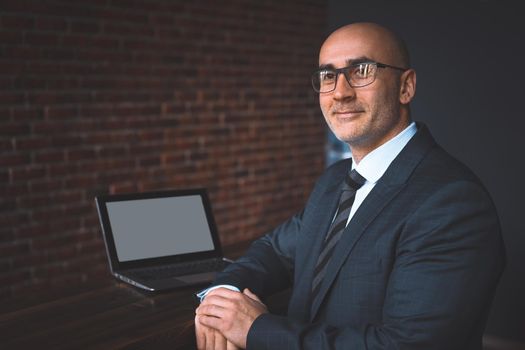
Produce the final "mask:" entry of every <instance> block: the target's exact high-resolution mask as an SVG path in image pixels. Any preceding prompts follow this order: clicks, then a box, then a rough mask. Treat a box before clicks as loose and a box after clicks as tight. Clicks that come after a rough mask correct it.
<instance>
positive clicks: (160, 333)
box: [0, 243, 247, 349]
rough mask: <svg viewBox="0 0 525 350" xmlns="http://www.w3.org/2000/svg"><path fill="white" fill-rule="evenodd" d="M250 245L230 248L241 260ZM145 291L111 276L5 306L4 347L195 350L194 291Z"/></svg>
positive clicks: (1, 313)
mask: <svg viewBox="0 0 525 350" xmlns="http://www.w3.org/2000/svg"><path fill="white" fill-rule="evenodd" d="M246 246H247V245H246V243H244V244H237V245H235V246H232V247H228V248H227V249H226V256H229V257H236V256H238V255H239V253H240V252H242V251H244V249H245V248H246ZM200 289H201V287H199V286H198V287H191V288H184V289H180V290H176V291H170V292H164V293H160V294H150V293H147V292H141V291H139V290H138V289H135V288H134V287H131V286H128V285H127V284H123V283H120V282H118V281H117V280H116V279H114V278H112V277H111V276H110V275H109V274H108V276H107V278H104V279H101V280H100V281H93V282H91V283H89V284H86V285H82V286H75V287H70V288H66V289H64V288H61V289H60V290H56V291H51V290H46V291H35V293H34V294H31V295H29V296H28V297H25V298H18V299H13V300H7V301H3V302H0V339H1V340H0V344H1V345H0V347H1V348H2V349H31V348H46V349H168V348H169V349H195V339H194V326H193V317H194V310H195V307H196V302H195V300H194V298H193V293H194V292H196V291H198V290H200Z"/></svg>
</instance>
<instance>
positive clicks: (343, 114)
mask: <svg viewBox="0 0 525 350" xmlns="http://www.w3.org/2000/svg"><path fill="white" fill-rule="evenodd" d="M363 112H364V111H362V110H336V111H334V112H333V114H335V115H337V116H340V117H353V116H356V115H358V114H360V113H363Z"/></svg>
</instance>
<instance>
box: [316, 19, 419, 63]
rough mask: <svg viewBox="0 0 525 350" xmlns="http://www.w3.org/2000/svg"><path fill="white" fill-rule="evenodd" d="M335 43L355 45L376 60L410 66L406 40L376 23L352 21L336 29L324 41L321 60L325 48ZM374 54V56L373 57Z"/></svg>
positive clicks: (358, 50)
mask: <svg viewBox="0 0 525 350" xmlns="http://www.w3.org/2000/svg"><path fill="white" fill-rule="evenodd" d="M334 43H338V44H339V45H340V44H341V43H343V44H344V45H346V46H355V47H356V52H367V53H368V54H367V56H371V57H368V58H371V59H373V60H375V61H378V62H382V63H386V64H390V65H394V66H397V67H404V68H408V67H409V66H410V58H409V54H408V50H407V47H406V45H405V43H404V41H403V40H402V39H401V38H400V37H399V36H398V35H396V34H395V33H394V32H392V31H391V30H389V29H387V28H385V27H382V26H380V25H378V24H375V23H367V22H362V23H352V24H348V25H345V26H343V27H341V28H339V29H337V30H336V31H334V32H333V33H332V34H330V36H328V38H327V39H326V40H325V42H324V43H323V46H322V47H321V52H320V56H319V60H320V62H319V64H320V65H322V64H325V62H321V59H322V54H323V50H325V51H326V50H328V49H331V48H333V47H334ZM372 56H373V57H372Z"/></svg>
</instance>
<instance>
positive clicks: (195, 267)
mask: <svg viewBox="0 0 525 350" xmlns="http://www.w3.org/2000/svg"><path fill="white" fill-rule="evenodd" d="M228 264H229V263H228V262H227V261H224V260H222V259H209V260H203V261H197V262H190V263H181V264H176V265H168V266H162V267H152V268H148V269H142V270H137V271H134V275H136V276H137V277H139V278H142V279H153V278H155V279H160V278H169V277H174V276H182V275H192V274H196V273H201V272H210V271H221V270H223V269H224V268H225V267H226V266H227V265H228Z"/></svg>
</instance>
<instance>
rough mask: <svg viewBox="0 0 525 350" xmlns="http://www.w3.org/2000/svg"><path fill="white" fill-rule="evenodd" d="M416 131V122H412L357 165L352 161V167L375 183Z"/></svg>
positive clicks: (368, 180) (367, 179)
mask: <svg viewBox="0 0 525 350" xmlns="http://www.w3.org/2000/svg"><path fill="white" fill-rule="evenodd" d="M416 132H417V127H416V123H415V122H412V123H411V124H410V125H409V126H407V127H406V128H405V130H403V131H401V132H400V133H399V134H397V135H396V136H395V137H394V138H392V139H390V140H388V141H387V142H385V143H384V144H382V145H381V146H379V147H378V148H376V149H375V150H373V151H372V152H370V153H368V154H367V155H366V156H365V157H364V158H363V159H361V161H360V162H359V164H358V165H356V164H355V163H354V162H352V169H356V170H357V172H358V173H359V174H361V176H363V177H364V178H365V179H366V181H367V182H370V183H374V184H375V183H376V182H377V181H378V180H379V179H380V178H381V176H383V174H384V173H385V171H386V169H387V168H388V167H389V166H390V163H392V161H393V160H394V159H395V158H396V157H397V155H398V154H399V153H400V152H401V150H402V149H403V148H404V147H405V146H406V144H407V143H408V141H410V139H411V138H412V136H414V135H415V133H416Z"/></svg>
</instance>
